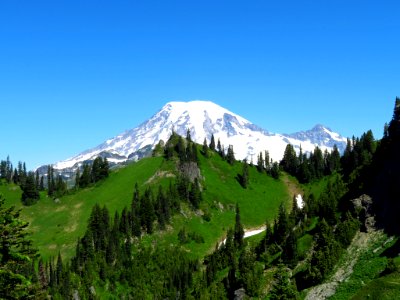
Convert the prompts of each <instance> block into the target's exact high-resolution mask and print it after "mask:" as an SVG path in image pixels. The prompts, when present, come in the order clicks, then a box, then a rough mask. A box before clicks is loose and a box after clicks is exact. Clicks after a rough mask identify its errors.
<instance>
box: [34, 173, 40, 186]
mask: <svg viewBox="0 0 400 300" xmlns="http://www.w3.org/2000/svg"><path fill="white" fill-rule="evenodd" d="M35 185H36V190H38V191H39V190H40V175H39V170H36V173H35Z"/></svg>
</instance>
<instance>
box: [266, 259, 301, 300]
mask: <svg viewBox="0 0 400 300" xmlns="http://www.w3.org/2000/svg"><path fill="white" fill-rule="evenodd" d="M269 297H270V299H272V300H286V299H297V298H298V295H297V290H296V287H295V286H294V285H293V284H292V282H291V281H290V277H289V272H288V270H287V268H286V266H285V265H284V264H279V265H278V269H277V271H276V272H275V273H274V285H273V287H272V290H271V292H270V294H269Z"/></svg>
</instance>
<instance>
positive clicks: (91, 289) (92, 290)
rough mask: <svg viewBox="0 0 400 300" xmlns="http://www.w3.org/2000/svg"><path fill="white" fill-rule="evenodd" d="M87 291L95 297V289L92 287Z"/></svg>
mask: <svg viewBox="0 0 400 300" xmlns="http://www.w3.org/2000/svg"><path fill="white" fill-rule="evenodd" d="M89 290H90V293H91V294H92V295H93V296H96V289H95V288H94V286H93V285H92V286H91V287H90V288H89Z"/></svg>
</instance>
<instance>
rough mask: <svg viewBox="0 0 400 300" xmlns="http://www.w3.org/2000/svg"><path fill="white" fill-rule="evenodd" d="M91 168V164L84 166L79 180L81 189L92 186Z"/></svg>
mask: <svg viewBox="0 0 400 300" xmlns="http://www.w3.org/2000/svg"><path fill="white" fill-rule="evenodd" d="M90 173H91V168H90V166H89V164H84V165H83V171H82V175H81V178H80V179H79V187H82V188H85V187H88V186H89V185H90V184H91V182H92V181H91V176H90Z"/></svg>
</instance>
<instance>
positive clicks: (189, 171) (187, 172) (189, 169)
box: [179, 162, 201, 182]
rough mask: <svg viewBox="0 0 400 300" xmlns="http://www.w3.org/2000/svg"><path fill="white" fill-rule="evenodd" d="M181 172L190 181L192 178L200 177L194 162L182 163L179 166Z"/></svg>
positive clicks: (192, 180)
mask: <svg viewBox="0 0 400 300" xmlns="http://www.w3.org/2000/svg"><path fill="white" fill-rule="evenodd" d="M179 169H180V171H181V173H182V174H183V175H184V176H185V177H186V178H188V179H189V180H190V182H194V180H195V179H196V178H197V179H200V178H201V177H200V176H201V174H200V169H199V167H198V166H197V164H196V163H195V162H187V163H183V164H181V165H180V166H179Z"/></svg>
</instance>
